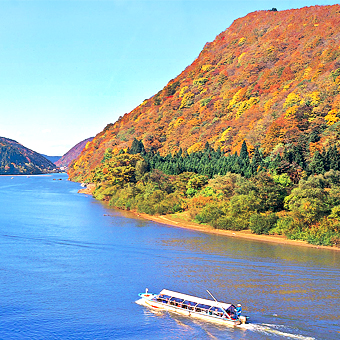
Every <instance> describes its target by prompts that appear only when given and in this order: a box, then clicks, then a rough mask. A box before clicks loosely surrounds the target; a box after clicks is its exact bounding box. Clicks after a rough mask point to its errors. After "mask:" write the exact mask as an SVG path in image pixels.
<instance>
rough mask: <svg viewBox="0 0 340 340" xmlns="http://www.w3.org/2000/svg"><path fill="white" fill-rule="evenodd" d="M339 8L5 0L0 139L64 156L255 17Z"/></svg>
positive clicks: (1, 10)
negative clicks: (225, 34)
mask: <svg viewBox="0 0 340 340" xmlns="http://www.w3.org/2000/svg"><path fill="white" fill-rule="evenodd" d="M335 3H337V2H336V1H322V0H320V1H308V0H305V1H300V0H295V1H279V0H277V1H275V0H270V1H265V0H263V1H256V0H253V1H244V0H239V1H227V0H225V1H223V0H219V1H218V0H208V1H199V0H197V1H194V0H184V1H181V0H157V1H153V0H149V1H148V0H130V1H129V0H127V1H125V0H116V1H115V0H96V1H85V0H67V1H60V0H55V1H53V0H40V1H34V0H26V1H15V0H10V1H4V0H0V27H1V28H0V44H1V53H0V112H1V116H0V117H1V123H0V136H2V137H7V138H11V139H15V140H17V141H18V142H19V143H21V144H23V145H24V146H26V147H28V148H30V149H32V150H34V151H37V152H40V153H43V154H47V155H50V156H51V155H63V154H64V153H66V152H67V151H68V150H69V149H70V148H71V147H72V146H74V145H75V144H77V143H78V142H80V141H81V140H83V139H85V138H88V137H91V136H94V135H96V134H97V133H99V132H100V131H101V130H102V129H103V128H104V127H105V126H106V124H108V123H114V122H115V121H116V120H117V119H118V117H119V116H121V115H123V114H124V113H127V112H130V111H131V110H132V109H133V108H135V107H136V106H137V105H139V104H140V103H141V102H142V101H143V100H144V99H146V98H150V97H151V96H152V95H154V94H155V93H156V92H158V91H159V90H160V89H162V88H163V87H164V86H165V85H166V84H167V82H168V81H169V80H170V79H172V78H175V77H176V76H177V75H178V74H179V73H180V72H181V71H182V70H183V69H184V68H185V67H186V66H188V65H189V64H191V63H192V62H193V61H194V59H195V58H196V57H197V56H198V54H199V53H200V51H201V50H202V48H203V46H204V45H205V43H206V42H208V41H212V40H214V38H215V37H216V36H217V35H218V34H219V33H221V32H222V31H224V30H225V29H226V28H228V27H229V26H230V25H231V23H232V22H233V21H234V20H235V19H237V18H239V17H242V16H244V15H246V14H247V13H249V12H253V11H255V10H263V9H271V8H272V7H276V8H277V9H278V10H284V9H290V8H300V7H304V6H313V5H327V4H330V5H331V4H335Z"/></svg>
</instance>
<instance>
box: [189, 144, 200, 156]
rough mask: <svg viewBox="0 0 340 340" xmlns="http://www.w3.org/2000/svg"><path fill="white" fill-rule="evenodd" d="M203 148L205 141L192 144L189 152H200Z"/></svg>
mask: <svg viewBox="0 0 340 340" xmlns="http://www.w3.org/2000/svg"><path fill="white" fill-rule="evenodd" d="M201 150H203V143H202V142H198V143H195V144H193V145H191V146H190V148H188V150H187V152H188V154H191V153H192V152H198V151H201Z"/></svg>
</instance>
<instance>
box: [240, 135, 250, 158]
mask: <svg viewBox="0 0 340 340" xmlns="http://www.w3.org/2000/svg"><path fill="white" fill-rule="evenodd" d="M240 158H241V159H242V160H244V161H246V162H249V153H248V148H247V143H246V141H245V140H244V141H243V143H242V147H241V151H240Z"/></svg>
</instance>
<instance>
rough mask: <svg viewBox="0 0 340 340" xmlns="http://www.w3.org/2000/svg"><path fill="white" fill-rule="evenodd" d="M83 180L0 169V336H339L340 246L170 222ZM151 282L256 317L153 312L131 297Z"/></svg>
mask: <svg viewBox="0 0 340 340" xmlns="http://www.w3.org/2000/svg"><path fill="white" fill-rule="evenodd" d="M60 176H64V177H62V180H61V181H53V178H59V177H60ZM78 189H79V184H77V183H71V182H68V181H66V176H65V175H53V176H44V177H34V176H31V177H30V178H29V179H27V178H25V177H15V178H14V179H13V180H11V179H10V178H4V177H0V243H1V247H0V271H1V278H2V279H1V280H0V317H1V338H3V339H20V340H21V339H44V340H46V339H77V340H79V339H143V340H144V339H187V338H196V339H231V340H234V339H244V340H249V339H251V340H259V339H270V340H271V339H280V338H282V339H285V338H286V339H290V338H292V339H307V340H308V339H312V338H315V339H326V340H331V339H332V340H333V339H336V338H339V334H340V333H339V331H340V328H339V319H340V309H339V308H338V306H339V304H340V295H339V288H338V282H339V278H340V252H336V251H332V250H324V249H316V248H304V247H301V248H300V247H293V246H289V245H280V244H278V245H276V244H267V243H263V242H256V241H250V240H243V239H236V238H226V237H220V236H217V235H209V234H203V233H199V232H196V231H190V230H185V229H179V228H172V227H167V226H164V225H159V224H157V223H153V222H149V221H144V220H138V219H134V218H131V215H130V214H128V213H124V212H119V211H115V210H110V209H108V208H107V207H105V206H103V205H102V204H101V203H99V202H96V201H94V200H93V199H92V198H91V197H89V196H86V195H79V194H77V190H78ZM146 287H148V288H149V289H150V291H152V292H159V291H160V290H161V289H162V288H168V289H171V290H175V291H179V292H183V293H187V294H192V295H196V296H200V297H203V298H209V296H208V294H207V293H206V289H209V290H210V291H211V292H212V293H213V294H214V295H215V296H216V297H217V298H218V299H219V300H224V301H226V302H232V303H238V302H241V303H242V305H243V310H244V313H245V314H248V315H249V316H250V317H251V318H250V320H251V324H249V325H247V326H246V327H243V328H242V327H241V328H235V329H232V328H225V327H223V326H218V325H215V324H209V323H204V322H200V321H197V320H192V319H191V318H186V317H183V316H179V315H176V314H173V313H167V312H157V313H154V312H152V311H151V310H150V309H148V308H146V307H143V306H139V305H137V304H135V303H134V301H135V300H136V298H137V295H138V293H139V292H141V291H144V290H145V288H146Z"/></svg>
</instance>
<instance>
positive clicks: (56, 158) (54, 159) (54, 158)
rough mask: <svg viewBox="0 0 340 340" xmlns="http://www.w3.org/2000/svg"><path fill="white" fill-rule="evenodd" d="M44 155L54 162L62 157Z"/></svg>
mask: <svg viewBox="0 0 340 340" xmlns="http://www.w3.org/2000/svg"><path fill="white" fill-rule="evenodd" d="M42 156H44V157H45V158H46V159H48V160H49V161H51V162H52V163H54V164H55V162H57V161H58V160H59V159H60V158H61V156H47V155H42Z"/></svg>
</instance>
